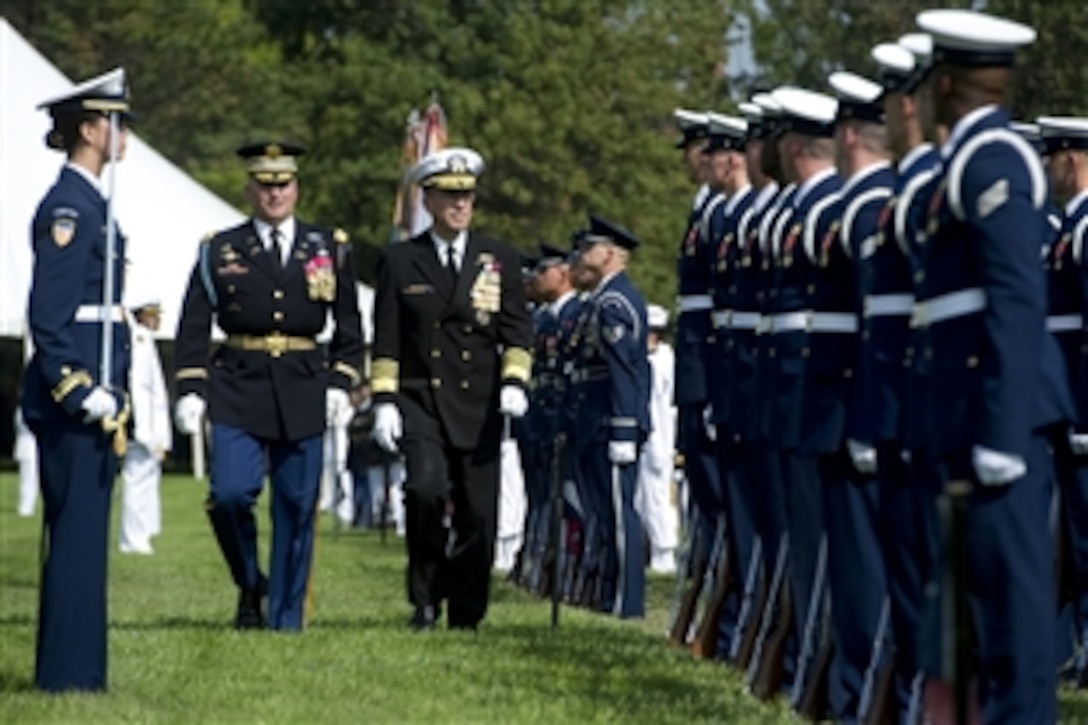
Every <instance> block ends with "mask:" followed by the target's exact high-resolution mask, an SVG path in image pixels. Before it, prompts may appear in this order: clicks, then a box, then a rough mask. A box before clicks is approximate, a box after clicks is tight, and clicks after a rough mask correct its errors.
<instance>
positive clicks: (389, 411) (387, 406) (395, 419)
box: [371, 403, 404, 453]
mask: <svg viewBox="0 0 1088 725" xmlns="http://www.w3.org/2000/svg"><path fill="white" fill-rule="evenodd" d="M402 435H404V422H403V421H402V420H401V417H400V411H399V410H397V406H395V405H393V404H392V403H378V404H377V405H375V406H374V431H373V433H372V434H371V437H373V438H374V442H375V443H377V444H378V446H379V447H380V448H381V449H382V450H384V451H388V452H390V453H395V452H396V450H397V440H398V439H399V438H400V437H401V436H402Z"/></svg>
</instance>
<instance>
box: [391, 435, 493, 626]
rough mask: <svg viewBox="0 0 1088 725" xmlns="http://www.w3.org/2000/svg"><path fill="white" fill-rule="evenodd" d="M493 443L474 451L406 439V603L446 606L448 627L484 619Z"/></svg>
mask: <svg viewBox="0 0 1088 725" xmlns="http://www.w3.org/2000/svg"><path fill="white" fill-rule="evenodd" d="M499 443H500V441H499V437H498V436H495V437H494V440H493V441H492V440H491V439H490V438H489V439H488V440H487V441H486V443H485V444H484V445H481V446H479V447H477V448H476V449H474V450H463V449H458V448H454V447H452V446H450V445H448V444H447V443H445V442H443V441H442V440H441V439H440V438H439V437H436V436H430V435H426V434H423V435H420V434H412V433H410V432H406V435H405V437H404V438H403V439H402V440H401V442H400V449H401V451H402V452H403V453H404V457H405V461H406V464H407V473H408V478H407V481H406V482H405V484H404V508H405V518H406V521H405V523H406V525H407V531H406V534H407V543H408V600H409V601H410V602H411V603H412V604H413V605H415V606H424V605H428V604H429V605H437V604H439V603H440V602H442V601H443V600H447V602H448V616H449V624H450V626H452V627H469V626H475V625H476V624H477V623H478V622H479V621H480V620H481V619H483V618H484V615H485V614H486V613H487V602H488V594H489V588H490V581H491V563H492V561H493V559H494V556H495V520H496V518H497V515H498V489H499V466H498V461H499Z"/></svg>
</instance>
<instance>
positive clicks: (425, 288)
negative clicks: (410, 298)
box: [401, 284, 434, 295]
mask: <svg viewBox="0 0 1088 725" xmlns="http://www.w3.org/2000/svg"><path fill="white" fill-rule="evenodd" d="M432 292H434V287H432V286H431V285H429V284H410V285H408V286H407V287H405V288H404V289H402V290H401V293H402V294H406V295H429V294H431V293H432Z"/></svg>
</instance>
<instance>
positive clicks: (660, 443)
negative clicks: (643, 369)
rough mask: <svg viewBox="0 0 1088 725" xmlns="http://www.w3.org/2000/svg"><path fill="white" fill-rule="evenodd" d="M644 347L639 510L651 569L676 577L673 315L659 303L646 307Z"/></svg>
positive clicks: (637, 501) (636, 496) (677, 533)
mask: <svg viewBox="0 0 1088 725" xmlns="http://www.w3.org/2000/svg"><path fill="white" fill-rule="evenodd" d="M646 325H647V328H648V332H647V335H646V347H647V350H648V360H649V363H650V434H649V435H648V436H647V438H646V442H645V443H643V444H642V451H641V452H640V453H639V457H638V486H637V488H636V491H635V508H636V509H637V510H638V512H639V515H640V516H641V517H642V526H643V528H644V529H645V530H646V538H647V539H648V540H649V542H650V570H651V571H653V572H656V573H658V574H675V573H676V546H677V543H678V539H679V529H680V519H679V512H678V511H677V507H676V502H675V500H674V497H673V475H674V468H673V467H674V459H675V455H676V406H675V405H674V404H673V392H674V390H675V383H674V381H673V379H672V376H673V374H674V373H675V365H676V360H675V359H674V358H675V355H674V354H673V351H672V345H670V344H669V343H668V341H666V340H665V335H666V333H667V330H668V327H669V313H668V311H667V310H666V309H665V308H664V307H661V306H660V305H649V306H648V307H647V308H646Z"/></svg>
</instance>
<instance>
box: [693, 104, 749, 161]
mask: <svg viewBox="0 0 1088 725" xmlns="http://www.w3.org/2000/svg"><path fill="white" fill-rule="evenodd" d="M707 121H708V124H707V125H708V126H709V128H710V141H709V143H707V145H706V148H704V149H703V153H704V154H712V153H714V152H715V151H743V150H744V142H745V141H746V140H747V138H748V122H747V121H745V120H744V119H743V118H736V117H735V116H726V115H724V114H721V113H707Z"/></svg>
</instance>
